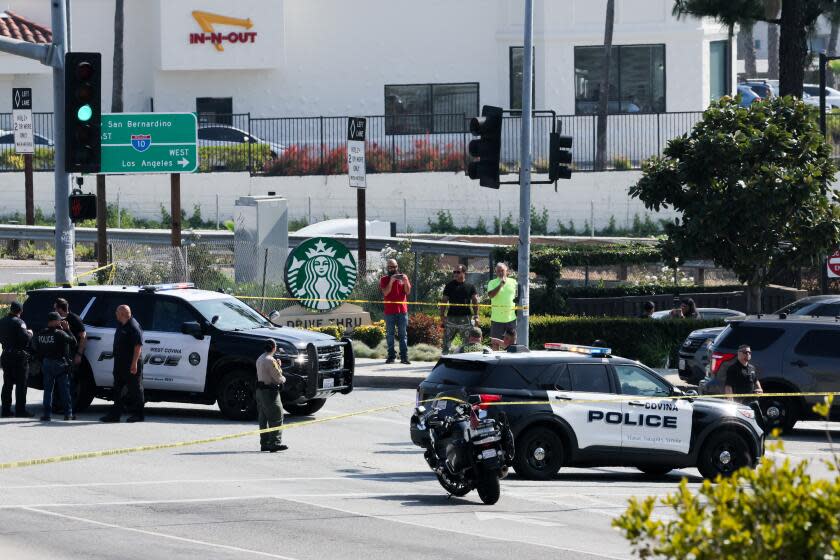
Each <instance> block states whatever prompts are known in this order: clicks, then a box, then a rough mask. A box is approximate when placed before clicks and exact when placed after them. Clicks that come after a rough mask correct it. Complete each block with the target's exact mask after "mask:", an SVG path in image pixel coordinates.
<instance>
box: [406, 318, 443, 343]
mask: <svg viewBox="0 0 840 560" xmlns="http://www.w3.org/2000/svg"><path fill="white" fill-rule="evenodd" d="M407 334H408V344H409V345H410V346H413V345H415V344H431V345H432V346H440V345H441V344H442V342H443V333H442V332H441V328H440V322H439V321H438V318H437V317H434V316H432V315H426V314H425V313H411V312H410V311H409V315H408V332H407Z"/></svg>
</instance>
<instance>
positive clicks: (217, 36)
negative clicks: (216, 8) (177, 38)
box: [190, 10, 257, 52]
mask: <svg viewBox="0 0 840 560" xmlns="http://www.w3.org/2000/svg"><path fill="white" fill-rule="evenodd" d="M192 16H193V18H195V21H197V22H198V25H199V27H201V30H202V31H203V33H190V44H191V45H203V44H204V43H210V44H212V45H213V46H214V47H215V48H216V50H217V51H219V52H223V51H224V50H225V47H224V45H223V43H231V44H233V43H253V42H254V41H255V40H256V38H257V32H256V31H245V32H242V31H239V32H237V31H230V32H227V33H225V32H221V31H216V28H215V27H213V26H214V24H216V25H230V26H234V27H242V28H245V29H251V28H252V27H253V26H254V24H253V23H251V18H246V19H243V18H235V17H230V16H223V15H220V14H211V13H210V12H201V11H198V10H195V11H193V13H192Z"/></svg>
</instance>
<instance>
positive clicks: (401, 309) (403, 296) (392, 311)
mask: <svg viewBox="0 0 840 560" xmlns="http://www.w3.org/2000/svg"><path fill="white" fill-rule="evenodd" d="M386 267H387V269H388V274H387V275H385V276H383V277H382V278H380V279H379V289H380V291H382V296H383V298H384V299H385V301H386V302H388V303H386V304H385V340H386V341H387V343H388V359H387V360H385V363H386V364H393V363H394V361H395V360H396V357H397V353H396V352H395V351H394V331H395V330H396V331H397V336H399V339H400V363H402V364H410V363H411V362H409V361H408V336H407V333H406V331H407V328H408V304H407V303H406V302H407V301H408V294H410V293H411V282H409V280H408V276H406V275H405V274H401V273H400V272H398V265H397V261H395V260H394V259H388V262H387V264H386Z"/></svg>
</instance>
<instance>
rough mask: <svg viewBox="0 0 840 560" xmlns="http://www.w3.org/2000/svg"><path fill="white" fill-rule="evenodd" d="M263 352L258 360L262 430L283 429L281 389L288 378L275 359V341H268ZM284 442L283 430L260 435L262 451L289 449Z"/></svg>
mask: <svg viewBox="0 0 840 560" xmlns="http://www.w3.org/2000/svg"><path fill="white" fill-rule="evenodd" d="M263 350H265V352H263V353H262V354H260V357H259V358H257V391H256V399H257V414H258V416H259V422H260V430H265V429H267V428H277V427H281V428H282V427H283V403H282V401H281V400H280V389H282V388H283V383H285V382H286V378H285V377H283V370H282V369H281V368H280V364H278V363H277V360H276V359H275V358H274V353H275V352H276V351H277V344H276V343H275V342H274V341H273V340H267V341H266V342H265V346H264V347H263ZM282 442H283V432H282V430H277V431H274V432H266V433H263V434H260V451H269V452H271V453H274V452H276V451H284V450H286V449H288V446H285V445H283V443H282Z"/></svg>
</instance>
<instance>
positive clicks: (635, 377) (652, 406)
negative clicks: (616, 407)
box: [613, 364, 694, 455]
mask: <svg viewBox="0 0 840 560" xmlns="http://www.w3.org/2000/svg"><path fill="white" fill-rule="evenodd" d="M613 367H614V368H615V373H616V376H617V378H618V384H619V386H620V390H621V393H622V394H623V395H624V398H625V400H624V402H623V405H622V406H623V412H624V415H623V424H624V428H623V438H622V440H623V441H622V449H623V450H624V451H625V452H626V453H625V454H627V455H632V452H633V451H634V450H638V451H641V450H655V451H671V452H676V453H688V447H689V444H690V443H691V424H692V414H693V412H694V405H693V404H692V403H691V402H689V401H688V400H687V399H669V398H665V397H668V396H670V394H671V388H670V386H669V385H667V384H666V383H664V382H663V381H662V380H661V379H659V378H657V377H656V376H654V375H652V374H651V373H650V372H648V371H645V370H644V369H643V368H641V367H638V366H634V365H629V364H613ZM633 397H638V398H636V399H634V398H633ZM658 397H662V398H658Z"/></svg>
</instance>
